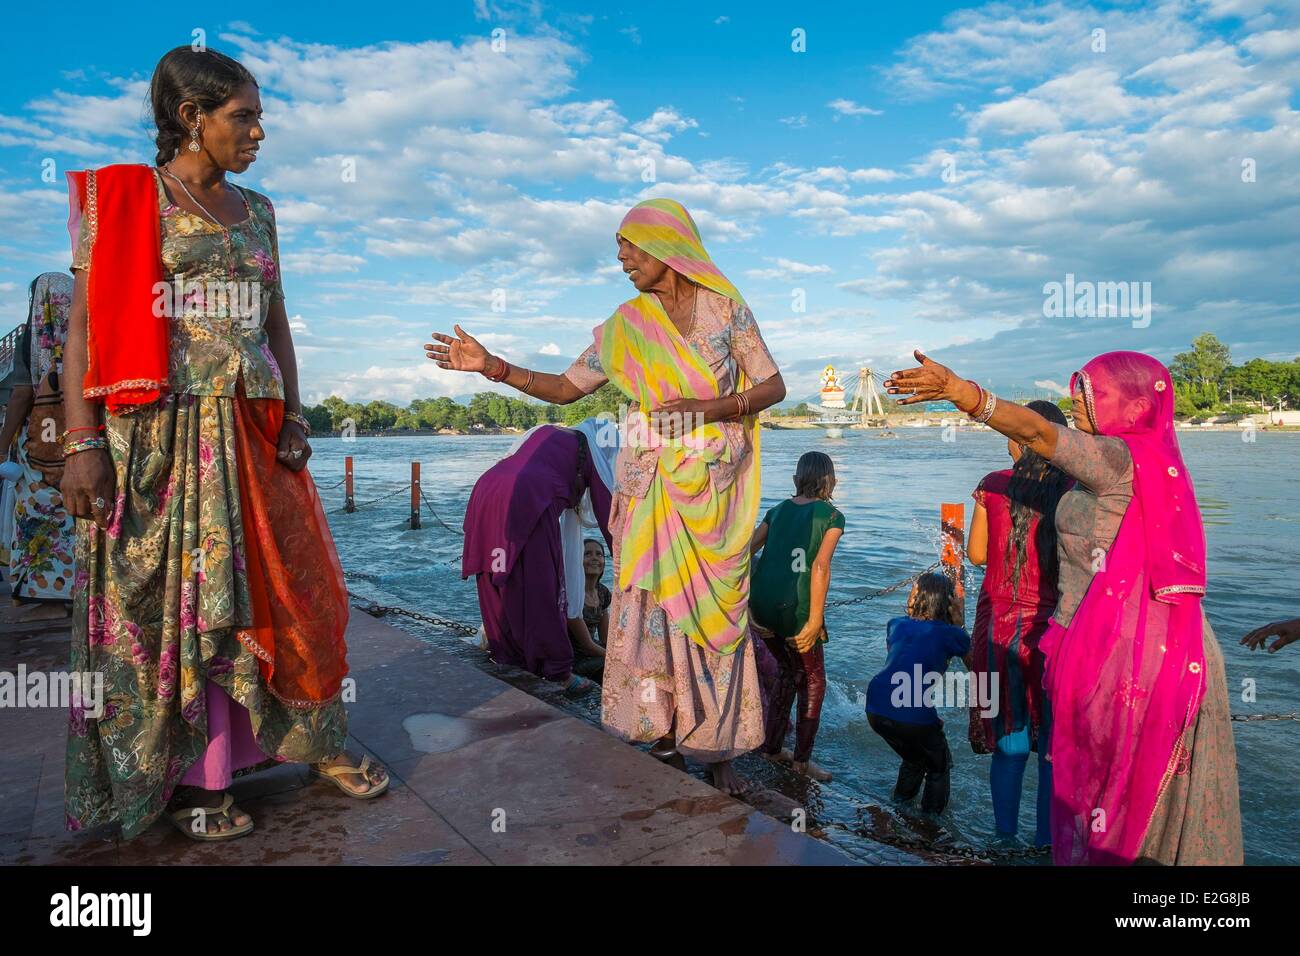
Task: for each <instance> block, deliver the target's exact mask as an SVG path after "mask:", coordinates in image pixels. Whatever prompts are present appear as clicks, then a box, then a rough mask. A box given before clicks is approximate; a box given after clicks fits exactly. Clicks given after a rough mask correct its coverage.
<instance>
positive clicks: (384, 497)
mask: <svg viewBox="0 0 1300 956" xmlns="http://www.w3.org/2000/svg"><path fill="white" fill-rule="evenodd" d="M410 490H411V486H410V485H403V486H402V487H401V488H398V489H397V490H396V491H394V492H390V493H389V494H386V495H381V496H380V497H378V498H371V499H370V500H369V501H363V502H360V503H359V504H355V505H353V507H352V510H353V511H360V510H361V509H362V508H367V507H369V506H370V505H373V504H377V503H378V502H380V501H387V500H388V499H389V498H392V497H394V496H396V495H400V494H401V493H402V492H404V491H410ZM347 510H348V509H347V506H346V505H345V506H344V507H342V508H335V509H334V510H333V511H331V512H330V514H332V515H338V514H344V513H345V512H347Z"/></svg>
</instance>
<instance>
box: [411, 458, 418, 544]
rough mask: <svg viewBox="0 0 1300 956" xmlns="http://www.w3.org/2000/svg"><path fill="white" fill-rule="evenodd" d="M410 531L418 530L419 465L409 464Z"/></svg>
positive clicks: (415, 462)
mask: <svg viewBox="0 0 1300 956" xmlns="http://www.w3.org/2000/svg"><path fill="white" fill-rule="evenodd" d="M411 530H412V531H419V530H420V463H419V462H418V461H413V462H411Z"/></svg>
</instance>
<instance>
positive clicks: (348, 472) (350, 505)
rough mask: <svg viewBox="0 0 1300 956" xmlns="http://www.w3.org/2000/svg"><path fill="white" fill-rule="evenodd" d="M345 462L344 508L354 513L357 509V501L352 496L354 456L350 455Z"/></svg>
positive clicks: (349, 512)
mask: <svg viewBox="0 0 1300 956" xmlns="http://www.w3.org/2000/svg"><path fill="white" fill-rule="evenodd" d="M343 462H344V464H343V510H344V511H346V512H347V513H348V514H352V512H354V511H356V510H357V505H356V502H355V501H354V500H353V498H352V456H351V455H348V457H347V458H345V459H343Z"/></svg>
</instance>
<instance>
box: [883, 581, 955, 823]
mask: <svg viewBox="0 0 1300 956" xmlns="http://www.w3.org/2000/svg"><path fill="white" fill-rule="evenodd" d="M963 623H964V613H963V609H962V606H961V602H960V601H959V600H958V599H957V594H956V589H955V588H954V587H953V583H952V580H951V579H950V578H948V577H947V576H946V575H943V574H938V573H935V572H931V573H929V574H923V575H922V576H921V577H920V578H919V579H918V580H917V582H916V584H915V585H914V586H913V587H912V593H911V596H909V597H908V599H907V617H896V618H893V619H892V620H891V621H890V622H889V623H888V624H887V625H886V626H885V627H886V631H885V648H886V650H887V652H888V654H889V656H888V658H887V659H886V660H885V667H884V670H882V671H881V672H880V673H879V674H877V675H876V676H875V677H873V678H872V679H871V683H870V684H869V685H868V686H867V723H869V724H870V725H871V729H872V730H874V731H875V732H876V733H878V734H879V735H880V736H881V737H883V738H885V743H887V744H889V746H890V747H892V748H893V749H894V752H895V753H897V754H898V755H899V756H900V757H902V758H903V765H902V766H901V767H900V768H899V770H898V783H897V785H896V786H895V787H894V799H895V800H900V801H908V800H911V799H912V798H913V797H915V796H916V793H917V791H918V790H920V789H921V783H922V782H923V781H924V783H925V792H924V793H923V794H922V795H921V809H922V810H924V811H925V812H927V813H935V814H938V813H942V812H943V811H944V808H945V807H947V806H948V789H949V780H948V775H949V771H950V770H951V768H952V751H951V750H949V749H948V741H947V738H945V737H944V734H943V721H942V720H940V719H939V714H938V712H937V711H936V710H935V709H934V706H933V704H932V703H930V702H929V701H928V700H927V698H928V697H930V696H931V695H932V693H933V692H931V694H927V693H926V690H927V688H928V687H930V686H932V682H933V681H934V680H935V677H934V676H932V675H937V677H938V678H939V680H940V687H942V676H943V673H944V671H946V670H947V669H948V661H949V659H950V658H953V657H962V656H964V655H965V654H966V653H967V652H968V651H969V650H970V635H969V634H967V633H966V629H965V628H964V627H962V624H963ZM918 680H919V681H920V682H921V685H920V686H917V682H918Z"/></svg>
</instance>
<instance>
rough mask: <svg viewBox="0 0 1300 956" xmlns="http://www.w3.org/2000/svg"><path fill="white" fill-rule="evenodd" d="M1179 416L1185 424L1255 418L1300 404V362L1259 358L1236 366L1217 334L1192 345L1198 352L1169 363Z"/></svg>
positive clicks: (1206, 335) (1199, 338)
mask: <svg viewBox="0 0 1300 956" xmlns="http://www.w3.org/2000/svg"><path fill="white" fill-rule="evenodd" d="M1169 373H1170V375H1171V376H1172V377H1173V380H1174V397H1175V405H1174V412H1175V414H1177V415H1178V416H1179V417H1180V418H1194V417H1198V416H1205V415H1249V414H1251V413H1253V412H1260V411H1263V410H1264V409H1265V408H1286V407H1288V406H1291V407H1294V406H1295V405H1296V404H1298V403H1300V356H1297V357H1296V358H1295V359H1293V360H1291V361H1290V362H1273V361H1270V360H1268V359H1261V358H1253V359H1250V360H1249V361H1247V362H1245V363H1243V364H1241V365H1234V364H1233V362H1232V354H1231V352H1230V350H1229V349H1228V346H1227V345H1226V344H1225V343H1224V342H1222V341H1221V340H1220V339H1219V337H1218V336H1216V335H1215V334H1214V333H1213V332H1202V333H1201V334H1200V335H1198V336H1197V337H1196V338H1194V339H1192V347H1191V349H1189V350H1188V351H1186V352H1179V353H1178V354H1177V355H1175V356H1174V358H1173V361H1172V362H1170V363H1169Z"/></svg>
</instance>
